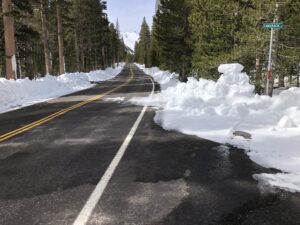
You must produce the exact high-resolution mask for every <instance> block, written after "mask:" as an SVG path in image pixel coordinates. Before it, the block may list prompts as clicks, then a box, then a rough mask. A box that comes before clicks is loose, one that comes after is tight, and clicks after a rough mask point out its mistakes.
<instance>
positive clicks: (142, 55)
mask: <svg viewBox="0 0 300 225" xmlns="http://www.w3.org/2000/svg"><path fill="white" fill-rule="evenodd" d="M150 43H151V35H150V29H149V25H148V24H147V21H146V18H145V17H144V19H143V23H142V26H141V31H140V38H139V42H138V44H137V46H136V47H135V53H136V61H137V62H138V63H141V64H145V65H146V66H149V65H150V60H149V51H150Z"/></svg>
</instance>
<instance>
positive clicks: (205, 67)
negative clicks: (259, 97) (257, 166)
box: [135, 0, 300, 92]
mask: <svg viewBox="0 0 300 225" xmlns="http://www.w3.org/2000/svg"><path fill="white" fill-rule="evenodd" d="M299 13H300V1H295V0H263V1H262V0H161V1H160V4H159V6H158V10H157V12H156V15H155V17H154V22H153V26H152V30H151V33H150V31H149V29H148V25H147V24H146V21H145V20H144V22H143V25H142V29H141V32H140V40H139V42H138V43H137V44H136V49H135V52H136V55H135V60H136V61H137V62H139V63H144V64H146V66H159V67H161V68H164V69H170V70H173V71H176V72H178V73H179V74H180V78H181V80H182V81H186V77H187V75H191V74H192V75H195V76H197V77H204V78H210V79H216V78H217V77H218V76H217V75H218V72H217V67H218V65H219V64H221V63H230V62H239V63H241V64H243V65H244V66H245V70H246V72H248V73H249V74H250V75H251V78H252V82H253V83H254V84H256V91H257V92H259V89H260V87H261V85H262V84H263V83H264V82H265V79H266V70H267V64H268V51H269V43H270V30H267V29H264V28H263V23H265V22H283V23H284V28H283V29H281V30H275V31H274V42H273V43H274V45H273V59H272V61H273V65H272V71H273V76H272V78H273V79H272V81H271V85H272V84H273V81H274V77H277V78H278V79H279V86H280V87H283V86H284V85H285V84H284V79H285V78H288V79H289V81H290V82H289V83H293V79H294V78H295V77H296V79H297V82H294V83H295V84H297V85H298V86H299V75H300V74H299V73H300V16H299V15H300V14H299ZM262 75H265V76H262Z"/></svg>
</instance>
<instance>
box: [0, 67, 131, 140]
mask: <svg viewBox="0 0 300 225" xmlns="http://www.w3.org/2000/svg"><path fill="white" fill-rule="evenodd" d="M130 71H131V76H130V78H129V79H128V80H127V81H126V82H125V83H123V84H121V85H119V86H117V87H115V88H113V89H111V90H109V91H107V92H104V93H102V94H99V95H97V96H95V97H93V98H90V99H87V100H84V101H82V102H80V103H78V104H76V105H73V106H70V107H68V108H66V109H62V110H60V111H58V112H56V113H53V114H51V115H49V116H47V117H44V118H42V119H40V120H38V121H35V122H33V123H30V124H28V125H25V126H23V127H20V128H19V129H16V130H13V131H11V132H8V133H6V134H3V135H1V136H0V143H1V142H3V141H5V140H8V139H10V138H12V137H14V136H16V135H18V134H22V133H24V132H26V131H28V130H31V129H33V128H35V127H37V126H40V125H42V124H44V123H46V122H48V121H50V120H53V119H54V118H56V117H59V116H61V115H64V114H66V113H67V112H70V111H72V110H75V109H77V108H80V107H82V106H84V105H87V104H89V103H91V102H95V101H97V100H100V99H102V98H103V97H105V96H106V95H108V94H110V93H112V92H114V91H116V90H118V89H120V88H121V87H123V86H125V85H127V84H128V83H130V82H131V81H132V79H133V77H134V74H133V71H132V68H131V66H130Z"/></svg>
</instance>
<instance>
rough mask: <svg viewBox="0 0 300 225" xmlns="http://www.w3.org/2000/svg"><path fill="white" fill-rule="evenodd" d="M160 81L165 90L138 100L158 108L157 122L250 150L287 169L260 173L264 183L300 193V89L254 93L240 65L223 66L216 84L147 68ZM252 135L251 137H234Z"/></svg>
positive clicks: (262, 159) (265, 162) (271, 165)
mask: <svg viewBox="0 0 300 225" xmlns="http://www.w3.org/2000/svg"><path fill="white" fill-rule="evenodd" d="M141 68H142V69H144V71H145V72H146V73H147V74H149V75H151V76H153V78H154V79H155V81H157V82H159V83H160V84H161V89H162V91H161V93H158V94H156V95H154V96H153V97H152V98H151V99H150V98H134V99H132V101H133V102H134V103H136V104H145V103H146V102H147V103H148V104H150V105H152V106H153V107H157V108H158V109H159V110H158V111H157V113H156V116H155V118H154V120H155V121H156V123H158V124H160V125H161V126H162V127H163V128H164V129H166V130H177V131H180V132H182V133H185V134H191V135H197V136H199V137H203V138H206V139H209V140H212V141H216V142H220V143H229V144H233V145H237V146H242V147H243V148H246V149H247V150H249V151H247V154H249V156H250V158H251V159H252V160H253V161H255V162H256V163H258V164H260V165H262V166H264V167H267V168H276V169H279V170H281V171H282V173H279V174H259V175H255V176H254V177H255V179H257V180H259V181H260V182H262V183H263V184H265V185H270V186H275V187H278V188H281V189H285V190H289V191H298V192H300V89H299V88H291V89H289V90H286V91H283V92H281V93H280V94H279V95H277V96H274V97H273V98H270V97H268V96H259V95H255V94H254V93H253V90H254V86H252V85H251V84H250V83H249V77H248V76H247V74H245V73H242V72H241V71H242V70H243V66H242V65H240V64H226V65H221V66H220V67H219V72H220V73H222V75H221V76H220V78H219V80H218V81H217V82H214V81H210V80H205V79H200V80H196V79H194V78H191V77H190V78H189V79H188V82H187V83H180V82H178V81H177V79H176V77H177V75H176V74H172V73H170V72H168V71H160V70H159V69H158V68H151V69H145V68H143V67H142V66H141ZM236 131H242V132H247V133H250V134H251V136H252V138H251V139H250V140H247V139H244V138H242V137H238V136H235V135H233V134H234V133H235V132H236Z"/></svg>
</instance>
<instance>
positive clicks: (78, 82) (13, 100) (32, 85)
mask: <svg viewBox="0 0 300 225" xmlns="http://www.w3.org/2000/svg"><path fill="white" fill-rule="evenodd" d="M123 67H124V64H120V66H118V67H116V68H115V69H113V68H108V69H106V70H98V71H92V72H90V73H69V74H63V75H61V76H57V77H56V76H50V75H47V76H45V77H43V78H39V79H36V80H29V79H27V78H26V79H19V80H16V81H15V80H7V79H4V78H0V112H5V111H9V110H12V109H15V108H19V107H23V106H27V105H31V104H34V103H37V102H41V101H45V100H47V99H50V98H54V97H57V96H61V95H66V94H70V93H73V92H76V91H80V90H83V89H87V88H90V87H92V86H94V84H91V81H94V82H95V81H104V80H109V79H112V78H113V77H115V76H116V75H118V74H119V73H120V72H121V70H122V68H123Z"/></svg>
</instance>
